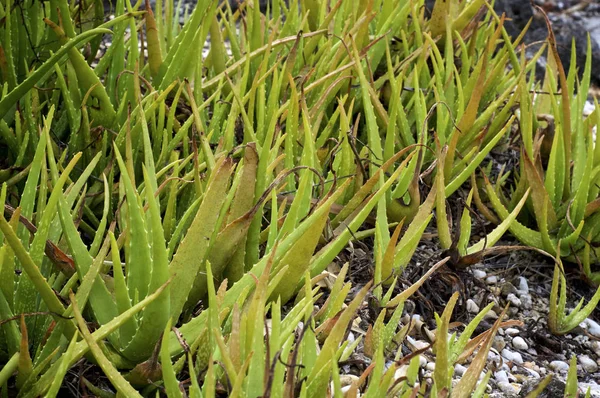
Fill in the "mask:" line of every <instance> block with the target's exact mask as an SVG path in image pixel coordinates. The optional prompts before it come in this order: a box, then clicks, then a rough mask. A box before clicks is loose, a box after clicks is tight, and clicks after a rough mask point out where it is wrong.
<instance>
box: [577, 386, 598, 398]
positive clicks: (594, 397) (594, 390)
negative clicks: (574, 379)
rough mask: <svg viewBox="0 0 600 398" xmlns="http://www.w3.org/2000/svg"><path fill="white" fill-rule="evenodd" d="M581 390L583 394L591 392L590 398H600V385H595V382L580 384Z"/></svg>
mask: <svg viewBox="0 0 600 398" xmlns="http://www.w3.org/2000/svg"><path fill="white" fill-rule="evenodd" d="M579 389H580V390H581V391H583V392H587V391H588V389H589V390H590V397H592V398H598V397H600V385H598V384H595V383H593V382H590V383H579Z"/></svg>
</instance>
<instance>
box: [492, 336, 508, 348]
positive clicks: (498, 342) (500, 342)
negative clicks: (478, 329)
mask: <svg viewBox="0 0 600 398" xmlns="http://www.w3.org/2000/svg"><path fill="white" fill-rule="evenodd" d="M492 347H494V349H495V350H497V351H502V350H503V349H504V347H506V341H505V340H504V339H503V338H502V337H501V336H496V337H494V342H493V343H492Z"/></svg>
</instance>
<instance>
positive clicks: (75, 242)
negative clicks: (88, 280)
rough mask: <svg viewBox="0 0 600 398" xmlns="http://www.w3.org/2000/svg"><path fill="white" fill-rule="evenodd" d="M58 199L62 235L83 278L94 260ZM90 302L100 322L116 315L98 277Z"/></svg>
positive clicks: (64, 202) (110, 299)
mask: <svg viewBox="0 0 600 398" xmlns="http://www.w3.org/2000/svg"><path fill="white" fill-rule="evenodd" d="M59 200H60V203H59V206H58V214H59V216H60V221H61V224H62V228H63V231H64V236H65V239H66V240H67V244H68V245H69V248H70V250H71V254H72V256H73V260H74V262H75V266H76V268H77V274H78V275H79V279H80V280H83V278H84V277H85V274H87V273H88V271H89V270H90V267H91V266H92V263H93V261H94V260H93V258H92V256H90V254H89V252H88V251H87V248H86V246H85V244H84V243H83V241H82V240H81V236H80V235H79V232H78V231H77V229H76V228H75V225H74V224H73V218H72V217H71V214H70V212H69V210H68V209H67V204H66V201H65V199H64V198H63V197H61V198H60V199H59ZM90 304H91V306H92V308H93V309H94V315H95V317H96V319H97V320H98V322H100V324H105V323H108V322H109V321H110V320H111V319H113V318H114V317H116V316H117V307H116V305H115V303H114V301H113V298H112V297H111V294H110V292H109V291H108V289H107V288H106V285H105V284H104V282H103V281H102V279H101V278H99V277H97V278H96V279H95V281H94V285H93V286H92V292H91V294H90ZM49 309H50V307H49ZM51 311H52V310H51Z"/></svg>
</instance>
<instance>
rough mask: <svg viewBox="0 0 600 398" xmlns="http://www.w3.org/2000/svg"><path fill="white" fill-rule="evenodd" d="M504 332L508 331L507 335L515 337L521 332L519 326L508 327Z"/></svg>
mask: <svg viewBox="0 0 600 398" xmlns="http://www.w3.org/2000/svg"><path fill="white" fill-rule="evenodd" d="M504 333H506V335H507V336H510V337H513V336H516V335H518V334H519V333H520V332H519V329H517V328H508V329H506V330H505V331H504Z"/></svg>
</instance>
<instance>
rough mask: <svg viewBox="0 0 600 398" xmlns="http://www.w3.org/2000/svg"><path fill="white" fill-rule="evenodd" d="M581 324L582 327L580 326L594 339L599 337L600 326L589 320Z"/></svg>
mask: <svg viewBox="0 0 600 398" xmlns="http://www.w3.org/2000/svg"><path fill="white" fill-rule="evenodd" d="M582 323H583V324H584V325H581V326H582V327H584V328H585V329H587V331H588V332H589V334H591V335H592V336H594V337H600V325H598V322H596V321H594V320H592V319H590V318H587V319H586V320H585V321H583V322H582Z"/></svg>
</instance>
